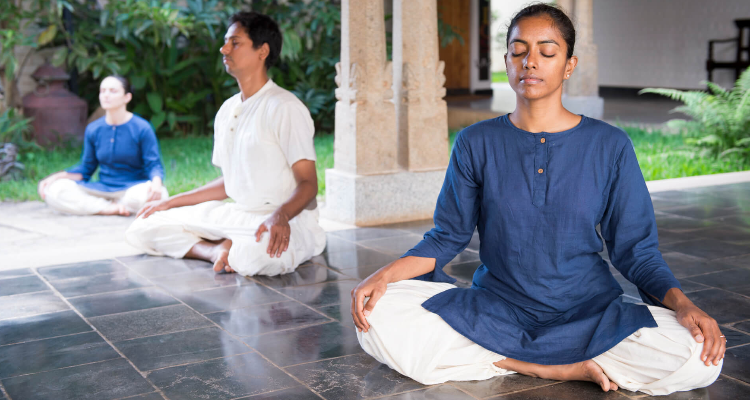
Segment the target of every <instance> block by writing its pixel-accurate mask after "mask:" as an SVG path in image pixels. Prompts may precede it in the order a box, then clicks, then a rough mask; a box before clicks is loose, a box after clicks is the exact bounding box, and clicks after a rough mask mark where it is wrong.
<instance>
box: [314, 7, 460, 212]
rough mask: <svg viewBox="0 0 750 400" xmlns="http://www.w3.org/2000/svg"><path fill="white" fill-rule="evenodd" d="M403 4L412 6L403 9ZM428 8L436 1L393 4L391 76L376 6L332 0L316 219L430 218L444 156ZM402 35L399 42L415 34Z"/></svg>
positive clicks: (438, 72)
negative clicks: (332, 80) (325, 151)
mask: <svg viewBox="0 0 750 400" xmlns="http://www.w3.org/2000/svg"><path fill="white" fill-rule="evenodd" d="M412 2H413V3H418V4H409V5H408V6H407V5H404V4H403V3H412ZM423 3H424V4H423ZM429 3H436V0H408V1H403V2H402V1H400V0H395V2H394V10H393V12H394V20H393V25H394V27H393V29H394V33H393V35H394V43H393V49H394V54H393V58H394V62H395V63H396V64H397V67H396V68H392V65H391V63H390V62H388V61H387V57H386V48H385V24H384V14H383V0H342V2H341V35H342V40H341V62H340V63H339V64H338V65H337V66H336V71H337V75H336V83H337V85H338V89H337V90H336V98H337V99H338V102H337V103H336V124H335V126H336V128H335V129H336V131H335V134H336V137H335V145H334V168H333V169H329V170H327V171H326V206H325V208H324V209H323V210H322V215H323V217H325V218H328V219H332V220H335V221H339V222H344V223H349V224H356V225H360V226H367V225H378V224H385V223H390V222H399V221H409V220H418V219H425V218H430V217H431V216H432V214H433V212H434V209H435V203H436V200H437V196H438V194H439V192H440V187H441V185H442V181H443V178H444V176H445V166H446V165H447V161H448V158H449V154H448V135H447V109H446V106H445V102H444V101H443V100H442V97H443V96H444V95H445V91H444V89H442V84H443V82H444V80H445V77H444V76H443V74H442V63H440V62H439V61H438V44H437V43H438V42H437V41H438V37H437V11H436V4H431V5H430V4H429ZM420 10H421V11H424V10H427V11H429V12H431V14H430V15H431V17H425V15H423V14H419V12H421V11H420ZM405 16H406V18H407V19H404V17H405ZM426 19H433V21H424V20H426ZM410 24H417V25H422V24H424V25H423V26H425V27H427V28H428V29H431V30H430V31H428V32H420V33H419V35H418V37H415V38H412V37H409V36H406V35H405V34H402V30H403V29H404V26H405V25H410ZM430 27H431V28H430ZM409 29H410V31H409V35H411V34H412V30H411V29H414V31H413V32H417V31H418V29H417V28H415V27H412V26H409ZM415 34H416V33H415ZM429 35H434V38H428V36H429ZM396 37H398V39H396ZM402 38H405V39H406V40H408V41H409V44H406V43H403V40H402ZM397 42H398V43H397ZM420 46H423V47H425V48H419V47H420ZM402 47H404V49H402ZM407 47H408V49H406V48H407ZM405 63H415V64H414V66H413V67H410V66H407V67H404V66H403V65H404V64H405ZM394 75H395V77H396V79H395V82H393V80H392V77H393V76H394ZM412 76H413V77H412ZM404 79H406V80H407V82H405V83H402V82H403V81H404ZM392 86H393V87H392ZM394 92H395V94H394ZM412 99H413V100H414V103H415V104H417V105H416V106H414V107H413V110H415V111H411V110H412V108H411V104H412ZM394 103H395V104H394ZM397 107H398V112H397ZM430 107H433V108H434V109H430ZM441 121H442V122H441Z"/></svg>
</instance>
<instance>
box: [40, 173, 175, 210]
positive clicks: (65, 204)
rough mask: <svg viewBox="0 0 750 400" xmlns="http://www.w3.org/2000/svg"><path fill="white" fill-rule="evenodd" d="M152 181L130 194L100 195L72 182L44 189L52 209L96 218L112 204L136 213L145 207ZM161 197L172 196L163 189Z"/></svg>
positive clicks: (131, 190) (135, 188) (59, 181)
mask: <svg viewBox="0 0 750 400" xmlns="http://www.w3.org/2000/svg"><path fill="white" fill-rule="evenodd" d="M150 187H151V181H148V182H143V183H139V184H137V185H135V186H132V187H130V188H128V189H127V190H120V191H117V192H100V191H98V190H91V189H87V188H86V187H84V186H81V185H79V184H78V183H77V182H76V181H74V180H71V179H58V180H56V181H54V182H52V183H51V184H50V185H49V186H47V188H45V189H44V201H45V202H46V203H47V205H48V206H50V207H51V208H53V209H55V210H57V211H60V212H63V213H66V214H73V215H94V214H98V213H100V212H102V211H104V210H105V209H106V208H107V207H109V206H110V205H111V204H112V202H115V203H118V204H121V205H123V206H125V208H126V209H127V210H128V211H130V212H131V213H136V212H138V210H140V209H141V207H143V205H144V204H146V199H147V198H148V190H149V188H150ZM161 190H162V193H161V197H162V198H163V199H166V198H167V197H169V192H167V189H166V188H165V187H164V186H162V188H161Z"/></svg>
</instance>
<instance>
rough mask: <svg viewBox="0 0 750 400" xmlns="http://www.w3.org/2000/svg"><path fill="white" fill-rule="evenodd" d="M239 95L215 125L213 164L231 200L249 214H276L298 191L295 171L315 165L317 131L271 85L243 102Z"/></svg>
mask: <svg viewBox="0 0 750 400" xmlns="http://www.w3.org/2000/svg"><path fill="white" fill-rule="evenodd" d="M241 96H242V94H241V93H238V94H236V95H234V96H232V97H231V98H229V99H228V100H227V101H225V102H224V104H223V105H222V106H221V108H220V109H219V112H218V113H217V114H216V119H215V121H214V151H213V158H212V162H213V164H214V165H216V166H217V167H219V168H221V173H222V175H223V176H224V187H225V190H226V192H227V195H228V196H229V197H230V198H232V199H233V200H234V201H235V202H237V203H238V204H240V205H242V206H244V207H245V208H246V209H247V211H250V212H258V213H267V212H272V211H274V210H275V209H277V208H278V207H279V206H281V205H282V204H283V203H285V202H286V201H287V200H289V197H291V195H292V193H293V192H294V190H295V189H296V187H297V182H296V181H295V179H294V174H293V172H292V165H294V163H296V162H297V161H299V160H303V159H305V160H313V161H315V160H316V157H315V146H314V144H313V135H314V134H315V127H314V124H313V120H312V118H311V117H310V112H309V111H308V110H307V107H305V105H304V104H303V103H302V102H301V101H300V100H299V99H298V98H297V96H295V95H294V94H293V93H291V92H289V91H287V90H285V89H283V88H281V87H279V86H278V85H276V84H275V83H274V82H273V81H272V80H270V79H269V80H268V82H266V84H265V85H263V87H262V88H261V89H260V90H259V91H258V92H257V93H255V94H254V95H252V96H250V97H249V98H248V99H245V101H242V98H241Z"/></svg>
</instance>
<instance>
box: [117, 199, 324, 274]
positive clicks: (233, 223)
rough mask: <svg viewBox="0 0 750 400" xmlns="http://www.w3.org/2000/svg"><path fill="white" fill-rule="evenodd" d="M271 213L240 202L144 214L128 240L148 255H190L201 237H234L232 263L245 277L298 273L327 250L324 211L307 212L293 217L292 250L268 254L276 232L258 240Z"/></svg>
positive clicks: (134, 226)
mask: <svg viewBox="0 0 750 400" xmlns="http://www.w3.org/2000/svg"><path fill="white" fill-rule="evenodd" d="M270 215H271V214H270V213H262V214H260V213H253V212H249V211H245V210H244V209H243V207H242V206H241V205H240V204H237V203H225V202H222V201H208V202H205V203H201V204H198V205H194V206H187V207H179V208H173V209H171V210H167V211H159V212H156V213H154V214H152V215H151V216H149V217H148V218H138V219H136V220H135V221H134V222H133V224H132V225H131V226H130V227H129V228H128V230H127V231H126V232H125V238H126V239H127V241H128V242H129V243H130V244H131V245H133V246H135V247H137V248H139V249H141V250H143V251H144V252H146V253H148V254H151V255H155V256H165V255H166V256H169V257H174V258H182V257H184V256H185V254H187V252H188V251H189V250H190V249H191V248H192V247H193V246H194V245H195V244H196V243H198V242H200V241H201V240H204V239H205V240H220V239H231V240H232V247H231V249H230V250H229V259H228V262H229V265H230V266H231V267H232V269H233V270H235V271H237V273H239V274H241V275H245V276H252V275H269V276H273V275H280V274H286V273H290V272H293V271H294V270H295V269H296V268H297V266H299V265H300V264H301V263H303V262H305V261H307V260H309V259H310V258H312V257H313V256H316V255H318V254H320V253H322V252H323V250H324V249H325V246H326V234H325V231H323V228H321V226H320V224H319V223H318V210H304V211H302V212H301V213H300V214H299V215H297V216H296V217H294V218H292V219H291V220H290V221H289V226H290V228H291V234H290V236H289V249H288V250H287V251H285V252H283V253H282V254H281V257H279V258H276V257H273V258H272V257H271V256H270V255H269V254H268V253H267V252H266V250H267V249H268V243H269V241H270V234H269V233H268V232H266V233H263V235H262V236H261V241H260V242H256V239H255V232H256V231H257V230H258V227H259V226H260V225H261V224H262V223H263V222H264V221H265V220H266V219H268V217H269V216H270Z"/></svg>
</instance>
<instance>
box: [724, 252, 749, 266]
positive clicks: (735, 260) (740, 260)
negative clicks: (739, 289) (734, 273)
mask: <svg viewBox="0 0 750 400" xmlns="http://www.w3.org/2000/svg"><path fill="white" fill-rule="evenodd" d="M721 262H722V263H724V264H727V265H731V266H734V267H740V268H747V269H750V254H748V255H745V256H739V257H731V258H725V259H723V260H721Z"/></svg>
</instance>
